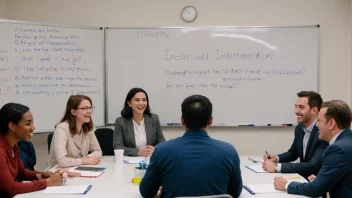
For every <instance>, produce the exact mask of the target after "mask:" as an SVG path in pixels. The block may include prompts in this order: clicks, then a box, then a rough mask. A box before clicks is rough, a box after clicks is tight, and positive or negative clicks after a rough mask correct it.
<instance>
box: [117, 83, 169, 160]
mask: <svg viewBox="0 0 352 198" xmlns="http://www.w3.org/2000/svg"><path fill="white" fill-rule="evenodd" d="M164 141H165V138H164V135H163V133H162V131H161V127H160V121H159V117H158V116H157V115H156V114H152V113H150V107H149V99H148V94H147V92H146V91H144V90H143V89H141V88H133V89H131V90H130V91H129V92H128V94H127V96H126V100H125V104H124V108H123V109H122V111H121V117H118V118H117V119H116V121H115V131H114V141H113V146H114V149H123V150H124V155H129V156H138V155H140V156H151V155H152V153H153V151H154V147H155V145H157V144H159V143H161V142H164Z"/></svg>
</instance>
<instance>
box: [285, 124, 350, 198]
mask: <svg viewBox="0 0 352 198" xmlns="http://www.w3.org/2000/svg"><path fill="white" fill-rule="evenodd" d="M328 191H330V198H345V197H346V198H347V197H352V132H351V130H350V129H346V130H344V131H343V132H342V133H341V134H340V135H339V136H338V137H337V139H336V142H335V143H334V144H332V145H330V146H329V147H328V148H327V149H326V151H325V153H324V156H323V166H322V168H321V169H320V171H319V173H318V175H317V177H316V178H315V180H314V181H313V182H312V183H298V182H292V183H291V184H290V185H289V186H288V188H287V192H288V193H290V194H299V195H305V196H309V197H318V196H322V195H323V194H326V193H327V192H328Z"/></svg>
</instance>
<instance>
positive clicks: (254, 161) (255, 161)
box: [248, 158, 258, 163]
mask: <svg viewBox="0 0 352 198" xmlns="http://www.w3.org/2000/svg"><path fill="white" fill-rule="evenodd" d="M248 159H249V160H250V161H252V162H253V163H257V162H258V161H257V160H254V159H252V158H248Z"/></svg>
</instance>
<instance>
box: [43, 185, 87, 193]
mask: <svg viewBox="0 0 352 198" xmlns="http://www.w3.org/2000/svg"><path fill="white" fill-rule="evenodd" d="M91 188H92V185H73V186H50V187H47V188H46V189H45V190H44V191H43V193H44V194H87V192H88V191H89V190H90V189H91Z"/></svg>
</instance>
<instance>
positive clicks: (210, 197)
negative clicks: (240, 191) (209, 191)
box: [175, 194, 233, 198]
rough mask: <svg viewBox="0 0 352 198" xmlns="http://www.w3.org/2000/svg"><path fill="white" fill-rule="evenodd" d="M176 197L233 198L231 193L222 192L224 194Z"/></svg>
mask: <svg viewBox="0 0 352 198" xmlns="http://www.w3.org/2000/svg"><path fill="white" fill-rule="evenodd" d="M175 198H233V197H232V196H231V195H228V194H222V195H208V196H196V197H194V196H193V197H175Z"/></svg>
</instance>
